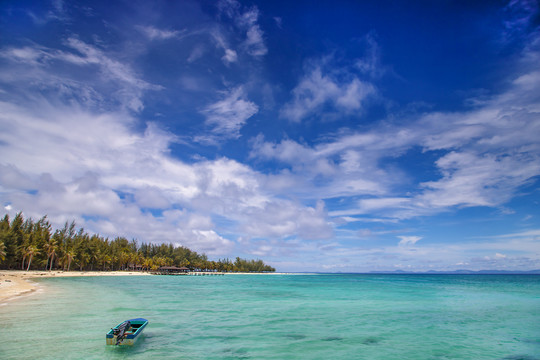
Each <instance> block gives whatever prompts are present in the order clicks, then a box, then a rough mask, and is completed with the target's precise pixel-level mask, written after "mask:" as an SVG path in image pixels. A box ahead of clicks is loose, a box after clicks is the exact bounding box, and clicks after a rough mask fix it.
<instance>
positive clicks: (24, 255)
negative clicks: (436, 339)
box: [0, 213, 275, 272]
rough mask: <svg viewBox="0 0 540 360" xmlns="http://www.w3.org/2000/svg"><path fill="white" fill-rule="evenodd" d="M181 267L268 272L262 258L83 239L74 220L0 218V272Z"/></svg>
mask: <svg viewBox="0 0 540 360" xmlns="http://www.w3.org/2000/svg"><path fill="white" fill-rule="evenodd" d="M171 265H175V266H186V267H188V268H190V269H191V270H204V271H223V272H233V271H234V272H238V271H240V272H273V271H275V269H274V268H273V267H271V266H268V265H265V264H264V262H263V261H262V260H244V259H241V258H238V257H237V258H236V261H235V262H234V263H233V262H232V261H230V260H229V259H223V260H218V261H210V260H208V257H207V256H206V255H205V254H199V253H197V252H195V251H192V250H190V249H188V248H186V247H183V246H178V247H175V246H174V245H173V244H147V243H144V242H143V243H141V244H140V245H139V244H138V243H137V242H136V241H135V240H131V241H129V240H128V239H126V238H125V237H116V238H115V239H114V240H109V239H108V238H103V237H101V236H99V235H89V234H88V233H87V232H85V231H84V229H83V228H80V229H78V230H77V228H76V224H75V222H73V221H72V222H71V223H69V222H66V223H65V224H64V227H63V228H62V229H57V230H55V231H54V232H53V230H52V226H51V224H50V223H49V221H48V220H47V217H46V216H44V217H42V218H41V219H40V220H39V221H37V222H35V221H34V220H32V219H31V218H29V219H26V220H25V219H24V218H23V215H22V213H18V214H17V215H15V217H14V218H13V220H11V221H10V219H9V216H8V215H5V216H4V218H3V219H2V220H0V268H3V269H15V268H19V269H20V268H22V269H26V270H29V269H35V270H37V269H40V270H41V269H44V270H52V269H63V270H67V271H69V270H71V269H77V270H81V271H82V270H90V271H92V270H102V271H108V270H131V271H134V270H156V269H158V268H159V267H160V266H171Z"/></svg>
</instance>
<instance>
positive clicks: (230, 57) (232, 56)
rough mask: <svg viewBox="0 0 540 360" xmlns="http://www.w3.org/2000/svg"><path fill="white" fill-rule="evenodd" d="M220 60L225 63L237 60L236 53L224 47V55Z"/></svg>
mask: <svg viewBox="0 0 540 360" xmlns="http://www.w3.org/2000/svg"><path fill="white" fill-rule="evenodd" d="M222 60H223V61H224V62H225V63H226V64H230V63H233V62H236V61H237V60H238V55H237V54H236V51H234V50H231V49H225V55H223V57H222Z"/></svg>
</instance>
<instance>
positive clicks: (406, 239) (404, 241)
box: [398, 236, 422, 246]
mask: <svg viewBox="0 0 540 360" xmlns="http://www.w3.org/2000/svg"><path fill="white" fill-rule="evenodd" d="M398 238H400V239H401V240H400V241H399V244H398V245H399V246H409V245H415V244H416V243H417V242H418V241H420V240H422V237H421V236H398Z"/></svg>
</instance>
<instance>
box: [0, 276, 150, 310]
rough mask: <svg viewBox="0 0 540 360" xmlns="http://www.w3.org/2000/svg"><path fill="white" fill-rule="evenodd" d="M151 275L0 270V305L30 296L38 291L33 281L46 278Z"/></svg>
mask: <svg viewBox="0 0 540 360" xmlns="http://www.w3.org/2000/svg"><path fill="white" fill-rule="evenodd" d="M133 275H150V273H147V272H135V271H69V272H68V271H22V270H0V304H3V303H5V302H7V301H9V300H12V299H14V298H16V297H18V296H21V295H27V294H30V293H32V292H34V291H36V289H37V284H36V283H34V282H32V281H31V280H32V279H36V278H45V277H71V276H133Z"/></svg>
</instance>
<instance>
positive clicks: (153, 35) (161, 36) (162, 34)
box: [138, 26, 185, 40]
mask: <svg viewBox="0 0 540 360" xmlns="http://www.w3.org/2000/svg"><path fill="white" fill-rule="evenodd" d="M138 29H139V30H140V31H141V32H142V33H143V34H144V35H146V36H147V37H148V38H149V39H150V40H167V39H173V38H178V37H180V36H181V35H182V34H184V33H185V30H183V31H179V30H162V29H158V28H156V27H153V26H139V27H138Z"/></svg>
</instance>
